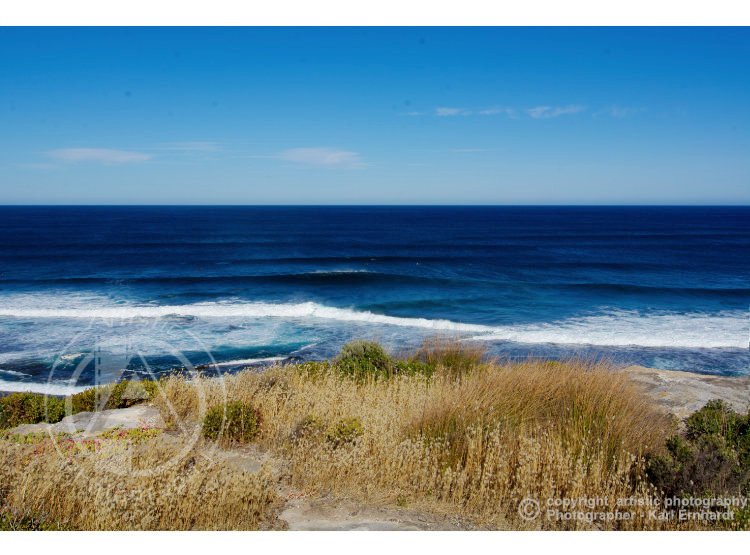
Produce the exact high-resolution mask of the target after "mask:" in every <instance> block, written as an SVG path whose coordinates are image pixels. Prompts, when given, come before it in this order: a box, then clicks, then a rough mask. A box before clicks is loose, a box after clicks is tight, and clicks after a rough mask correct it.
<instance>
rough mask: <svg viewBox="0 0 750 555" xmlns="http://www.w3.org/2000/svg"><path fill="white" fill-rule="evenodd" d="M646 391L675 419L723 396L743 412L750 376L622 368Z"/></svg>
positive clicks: (748, 397) (748, 398)
mask: <svg viewBox="0 0 750 555" xmlns="http://www.w3.org/2000/svg"><path fill="white" fill-rule="evenodd" d="M624 371H625V372H627V373H628V375H629V376H630V377H631V378H632V379H633V380H635V381H636V382H638V383H640V384H641V385H642V386H644V389H645V391H646V394H647V395H649V396H650V397H651V398H653V399H654V400H655V401H656V402H657V403H658V404H660V405H662V406H663V407H664V408H665V409H666V410H667V411H669V412H670V413H672V414H673V415H675V416H676V417H677V418H680V419H682V418H686V417H688V416H690V415H691V414H692V413H693V412H695V411H697V410H699V409H700V408H702V407H703V406H704V405H705V404H706V403H707V402H708V401H710V400H711V399H723V400H724V401H726V402H727V403H729V404H730V405H731V406H732V407H733V408H734V409H735V410H736V411H739V412H740V413H744V412H746V411H747V410H748V405H750V379H749V378H748V377H737V378H731V377H724V376H707V375H703V374H693V373H692V372H679V371H676V370H658V369H656V368H645V367H643V366H630V367H629V368H626V369H625V370H624Z"/></svg>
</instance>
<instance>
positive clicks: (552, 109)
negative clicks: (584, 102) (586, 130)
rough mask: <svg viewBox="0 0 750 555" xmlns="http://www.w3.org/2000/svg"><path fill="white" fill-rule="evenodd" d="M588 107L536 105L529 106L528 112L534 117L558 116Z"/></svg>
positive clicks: (576, 105) (574, 112)
mask: <svg viewBox="0 0 750 555" xmlns="http://www.w3.org/2000/svg"><path fill="white" fill-rule="evenodd" d="M585 109H586V107H585V106H580V105H578V104H569V105H567V106H536V107H534V108H529V109H528V110H526V113H527V114H529V115H530V116H531V117H532V118H534V119H546V118H556V117H558V116H564V115H566V114H577V113H578V112H582V111H584V110H585Z"/></svg>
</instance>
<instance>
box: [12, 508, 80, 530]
mask: <svg viewBox="0 0 750 555" xmlns="http://www.w3.org/2000/svg"><path fill="white" fill-rule="evenodd" d="M29 530H36V531H40V530H41V531H53V530H54V531H59V530H68V528H67V527H65V526H63V525H62V524H61V523H59V522H52V521H50V520H49V519H47V518H44V517H42V516H40V515H38V514H36V513H32V512H31V511H24V512H23V513H21V512H16V511H12V510H11V509H9V508H8V507H1V508H0V532H13V531H17V532H20V531H29Z"/></svg>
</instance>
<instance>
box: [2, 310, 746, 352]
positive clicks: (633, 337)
mask: <svg viewBox="0 0 750 555" xmlns="http://www.w3.org/2000/svg"><path fill="white" fill-rule="evenodd" d="M58 302H59V301H58ZM37 303H38V301H37ZM47 306H49V305H47ZM0 317H10V318H21V319H44V318H62V319H94V318H103V319H138V318H164V317H196V318H202V319H207V320H210V319H226V318H285V319H311V318H312V319H323V320H330V321H338V322H352V323H361V324H371V325H386V326H400V327H412V328H419V329H423V330H429V331H434V332H448V333H454V334H458V335H461V336H465V335H471V336H472V338H473V339H480V340H497V341H512V342H518V343H530V344H537V343H555V344H569V345H602V346H641V347H667V348H669V347H672V348H739V349H746V348H748V337H749V335H750V331H749V325H748V322H749V320H748V315H747V314H746V313H744V312H740V311H725V312H721V313H713V314H704V313H697V312H696V313H676V312H674V313H667V312H659V313H641V312H638V311H626V310H611V311H608V312H605V313H602V314H597V315H591V316H585V317H574V318H568V319H564V320H560V321H556V322H545V323H530V324H528V323H527V324H518V325H506V326H486V325H480V324H466V323H461V322H454V321H450V320H441V319H427V318H406V317H398V316H387V315H384V314H375V313H373V312H369V311H359V310H352V309H348V308H337V307H331V306H325V305H321V304H318V303H314V302H304V303H277V304H274V303H263V302H206V303H194V304H187V305H162V306H154V305H148V306H141V305H123V304H119V305H111V304H101V303H96V304H95V305H93V306H92V305H91V304H88V303H86V304H84V305H81V304H76V305H73V306H65V307H58V308H46V307H45V308H40V307H39V306H38V304H36V306H33V305H30V304H26V303H23V304H20V305H16V306H12V305H8V304H6V305H5V306H4V307H2V308H0Z"/></svg>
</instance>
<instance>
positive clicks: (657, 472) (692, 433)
mask: <svg viewBox="0 0 750 555" xmlns="http://www.w3.org/2000/svg"><path fill="white" fill-rule="evenodd" d="M647 474H648V477H649V480H650V481H651V482H652V483H653V484H654V485H655V486H656V487H657V488H659V489H660V490H661V491H662V492H664V494H665V495H666V496H668V497H671V496H678V497H680V496H688V495H689V496H698V497H700V496H706V495H730V496H731V495H736V494H743V495H750V413H748V415H746V416H743V415H741V414H738V413H737V412H735V411H734V410H733V409H732V408H731V407H730V406H729V405H727V404H726V403H725V402H723V401H721V400H713V401H709V402H708V403H707V404H706V406H704V407H703V408H702V409H700V410H699V411H696V412H694V413H693V414H692V415H690V416H689V417H688V419H687V420H686V431H685V433H684V436H680V435H673V436H671V437H670V438H669V439H668V440H667V441H666V454H662V455H657V456H652V457H649V459H648V464H647Z"/></svg>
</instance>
